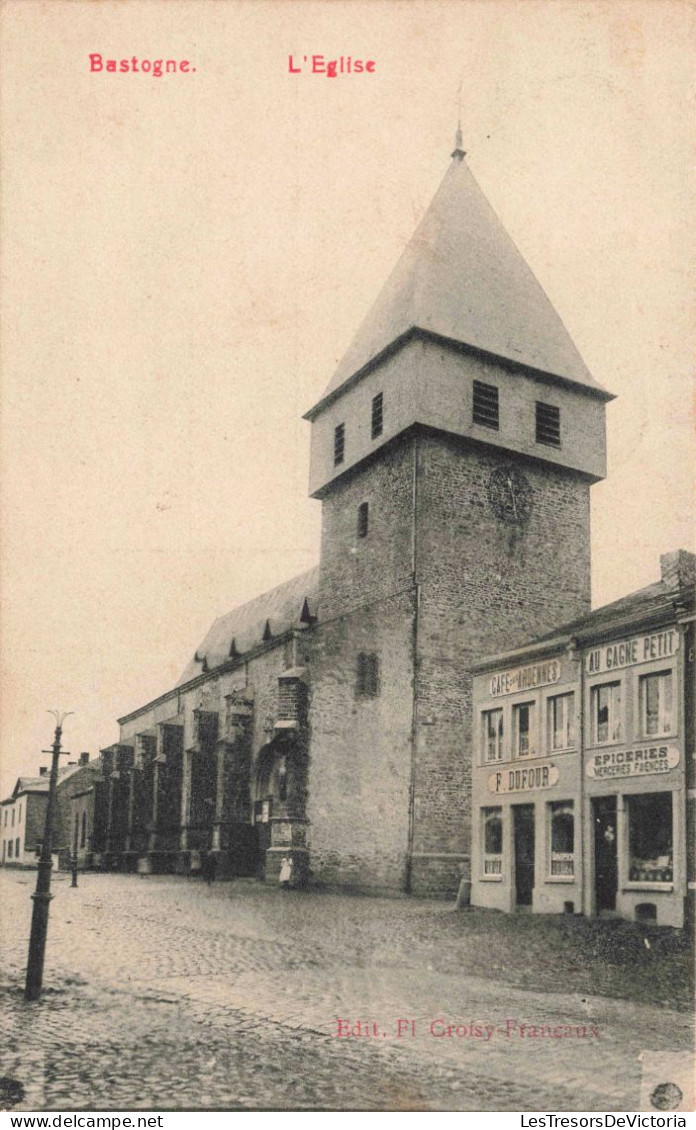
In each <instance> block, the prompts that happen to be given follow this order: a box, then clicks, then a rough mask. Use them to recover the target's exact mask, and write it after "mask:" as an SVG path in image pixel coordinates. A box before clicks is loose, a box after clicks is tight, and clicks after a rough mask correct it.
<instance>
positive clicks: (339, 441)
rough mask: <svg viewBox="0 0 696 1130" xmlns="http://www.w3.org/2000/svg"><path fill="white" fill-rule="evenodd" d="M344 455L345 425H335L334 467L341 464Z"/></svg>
mask: <svg viewBox="0 0 696 1130" xmlns="http://www.w3.org/2000/svg"><path fill="white" fill-rule="evenodd" d="M345 453H346V425H345V424H337V425H336V427H335V428H334V467H337V466H338V464H339V463H342V462H343V458H344V455H345Z"/></svg>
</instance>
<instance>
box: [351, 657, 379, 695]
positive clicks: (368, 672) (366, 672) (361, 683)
mask: <svg viewBox="0 0 696 1130" xmlns="http://www.w3.org/2000/svg"><path fill="white" fill-rule="evenodd" d="M356 693H357V694H358V695H362V696H363V697H364V698H375V697H376V696H377V695H378V694H379V659H378V658H377V656H376V655H373V654H370V653H368V652H364V651H361V652H360V653H359V655H358V664H357V683H356Z"/></svg>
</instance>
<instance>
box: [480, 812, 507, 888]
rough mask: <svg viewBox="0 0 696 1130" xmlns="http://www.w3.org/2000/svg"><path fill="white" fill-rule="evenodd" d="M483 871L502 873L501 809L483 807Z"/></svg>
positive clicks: (487, 873) (486, 873)
mask: <svg viewBox="0 0 696 1130" xmlns="http://www.w3.org/2000/svg"><path fill="white" fill-rule="evenodd" d="M483 873H484V875H501V876H502V874H503V810H502V808H484V809H483Z"/></svg>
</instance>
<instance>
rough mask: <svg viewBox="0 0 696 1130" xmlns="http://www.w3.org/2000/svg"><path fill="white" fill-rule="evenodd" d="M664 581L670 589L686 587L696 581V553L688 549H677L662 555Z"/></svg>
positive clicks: (661, 563)
mask: <svg viewBox="0 0 696 1130" xmlns="http://www.w3.org/2000/svg"><path fill="white" fill-rule="evenodd" d="M660 572H661V575H662V582H663V584H665V585H666V586H667V588H669V589H681V588H686V587H687V585H693V584H694V582H695V581H696V554H694V553H689V552H687V550H686V549H675V550H674V551H673V552H672V553H663V554H662V556H661V557H660Z"/></svg>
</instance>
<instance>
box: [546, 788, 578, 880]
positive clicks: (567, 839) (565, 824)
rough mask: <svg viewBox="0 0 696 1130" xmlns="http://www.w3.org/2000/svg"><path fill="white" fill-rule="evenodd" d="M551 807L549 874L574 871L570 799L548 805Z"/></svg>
mask: <svg viewBox="0 0 696 1130" xmlns="http://www.w3.org/2000/svg"><path fill="white" fill-rule="evenodd" d="M550 809H551V874H552V875H572V874H573V873H574V858H573V853H574V851H575V816H574V813H573V804H572V801H562V802H560V803H554V804H551V805H550Z"/></svg>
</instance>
